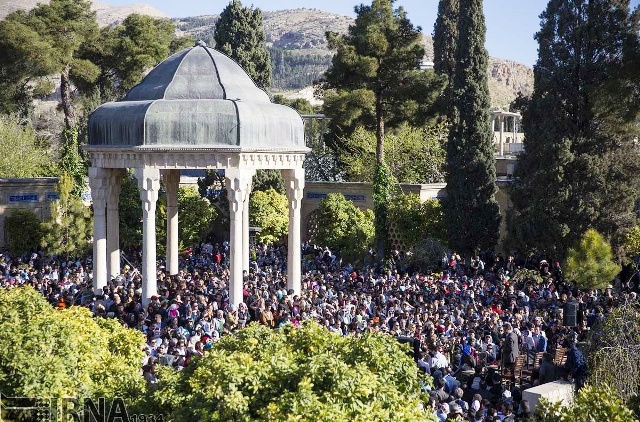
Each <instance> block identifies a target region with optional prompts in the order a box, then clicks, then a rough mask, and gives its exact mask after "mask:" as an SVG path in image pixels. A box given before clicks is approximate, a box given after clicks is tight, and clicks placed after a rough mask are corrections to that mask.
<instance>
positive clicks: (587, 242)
mask: <svg viewBox="0 0 640 422" xmlns="http://www.w3.org/2000/svg"><path fill="white" fill-rule="evenodd" d="M619 272H620V267H619V266H618V265H617V264H616V263H614V262H613V252H612V251H611V245H609V244H608V243H607V241H606V240H605V239H604V238H603V237H602V235H601V234H600V233H598V232H597V231H595V230H593V229H589V230H587V231H586V233H585V234H584V235H583V236H582V240H581V241H580V244H579V245H578V247H576V248H571V249H569V252H568V254H567V263H566V276H567V278H568V279H569V280H572V281H575V282H576V285H577V286H578V288H580V289H602V288H604V287H605V286H606V285H607V284H609V283H610V282H611V280H613V278H614V277H615V276H616V275H617V274H618V273H619Z"/></svg>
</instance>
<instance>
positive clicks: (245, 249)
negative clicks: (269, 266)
mask: <svg viewBox="0 0 640 422" xmlns="http://www.w3.org/2000/svg"><path fill="white" fill-rule="evenodd" d="M247 173H250V174H249V175H247V178H248V180H247V193H246V195H245V198H244V207H243V208H242V270H243V271H247V272H248V271H249V249H250V244H249V198H250V196H251V185H252V181H253V175H254V174H255V171H254V170H251V171H249V170H247Z"/></svg>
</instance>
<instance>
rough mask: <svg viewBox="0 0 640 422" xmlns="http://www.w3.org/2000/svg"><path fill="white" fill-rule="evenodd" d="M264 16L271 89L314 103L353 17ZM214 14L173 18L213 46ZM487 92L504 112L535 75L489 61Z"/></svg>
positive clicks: (429, 43)
mask: <svg viewBox="0 0 640 422" xmlns="http://www.w3.org/2000/svg"><path fill="white" fill-rule="evenodd" d="M48 2H49V0H0V19H3V18H4V17H5V16H6V15H7V14H9V13H11V12H13V11H15V10H18V9H23V10H29V9H31V8H33V7H35V6H36V5H37V4H38V3H48ZM92 9H93V10H95V11H96V15H97V19H98V23H99V24H100V25H102V26H106V25H113V24H116V23H118V22H121V21H122V20H124V18H125V17H127V16H128V15H129V14H131V13H139V14H144V15H149V16H153V17H156V18H167V17H168V16H167V15H166V14H164V13H163V12H161V11H159V10H157V9H155V8H153V7H151V6H149V5H147V4H144V3H139V4H131V5H127V6H110V5H107V4H105V3H102V2H99V1H93V3H92ZM263 13H264V27H265V33H266V38H267V44H268V46H269V52H270V54H271V59H272V62H273V69H274V70H273V83H272V90H273V92H275V93H281V94H284V95H285V96H287V97H304V98H308V99H309V100H312V99H313V97H312V94H311V93H312V92H313V90H311V89H309V87H310V86H311V85H312V84H313V81H315V80H317V79H318V78H320V76H321V75H322V74H323V73H324V71H325V70H326V69H327V68H328V67H329V66H330V64H331V57H332V52H331V51H330V50H329V49H328V46H327V41H326V38H325V33H326V32H327V31H333V32H337V33H342V34H344V33H346V32H347V30H348V28H349V25H351V24H352V23H353V18H351V17H349V16H343V15H338V14H335V13H328V12H324V11H322V10H318V9H306V8H302V9H293V10H279V11H275V12H263ZM217 19H218V15H206V16H193V17H187V18H175V19H172V21H173V22H174V24H175V25H176V27H177V28H178V32H179V33H182V34H189V35H193V36H194V37H196V38H197V39H202V40H205V41H207V42H208V44H209V45H214V44H215V43H214V42H213V30H214V27H215V22H216V21H217ZM424 43H425V61H426V62H429V61H432V60H433V40H432V39H431V36H430V35H427V34H425V35H424ZM488 73H489V90H490V92H491V101H492V106H493V107H496V108H497V107H500V108H506V107H507V106H508V105H509V103H510V102H511V101H512V100H513V99H514V98H515V97H516V96H517V94H518V92H522V93H523V94H530V93H531V92H532V90H533V70H532V69H531V68H530V67H527V66H525V65H523V64H520V63H516V62H514V61H510V60H506V59H501V58H496V57H490V58H489V69H488Z"/></svg>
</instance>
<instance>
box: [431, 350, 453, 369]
mask: <svg viewBox="0 0 640 422" xmlns="http://www.w3.org/2000/svg"><path fill="white" fill-rule="evenodd" d="M447 366H449V361H448V360H447V358H446V356H445V355H443V354H442V347H438V349H437V350H436V352H435V353H434V354H433V357H432V358H431V368H432V369H444V368H446V367H447Z"/></svg>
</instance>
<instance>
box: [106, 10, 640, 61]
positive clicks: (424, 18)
mask: <svg viewBox="0 0 640 422" xmlns="http://www.w3.org/2000/svg"><path fill="white" fill-rule="evenodd" d="M103 2H104V3H107V4H112V5H123V4H131V3H137V2H140V3H147V4H149V5H151V6H153V7H155V8H156V9H158V10H160V11H162V12H164V13H166V14H168V15H169V16H171V17H186V16H198V15H212V14H219V13H220V12H222V10H223V9H224V8H225V7H226V5H227V4H228V3H229V2H228V0H103ZM242 3H243V4H244V5H246V6H250V5H253V6H254V7H259V8H260V9H262V10H264V11H273V10H282V9H297V8H301V7H306V8H310V9H311V8H315V9H320V10H323V11H326V12H332V13H339V14H343V15H349V16H355V14H354V13H353V8H354V6H355V5H357V4H360V3H364V4H371V1H370V0H367V1H353V0H323V1H317V0H252V1H251V0H245V1H242ZM638 3H640V0H631V4H632V7H635V6H637V5H638ZM546 5H547V0H485V2H484V8H485V18H486V22H487V42H486V46H487V49H488V50H489V54H490V55H492V56H495V57H501V58H504V59H509V60H515V61H517V62H519V63H523V64H526V65H529V66H532V65H533V64H534V63H535V61H536V59H537V55H538V45H537V43H536V42H535V40H534V39H533V35H534V34H535V33H536V31H537V30H538V29H539V27H540V19H539V15H540V13H542V11H543V10H544V9H545V7H546ZM398 6H402V7H403V8H404V9H405V10H406V11H407V15H408V17H409V19H410V20H411V22H413V23H414V24H415V25H419V26H421V27H422V30H423V31H424V32H426V33H428V34H431V33H432V32H433V24H434V22H435V20H436V16H437V12H438V0H396V1H395V3H394V7H398Z"/></svg>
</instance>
